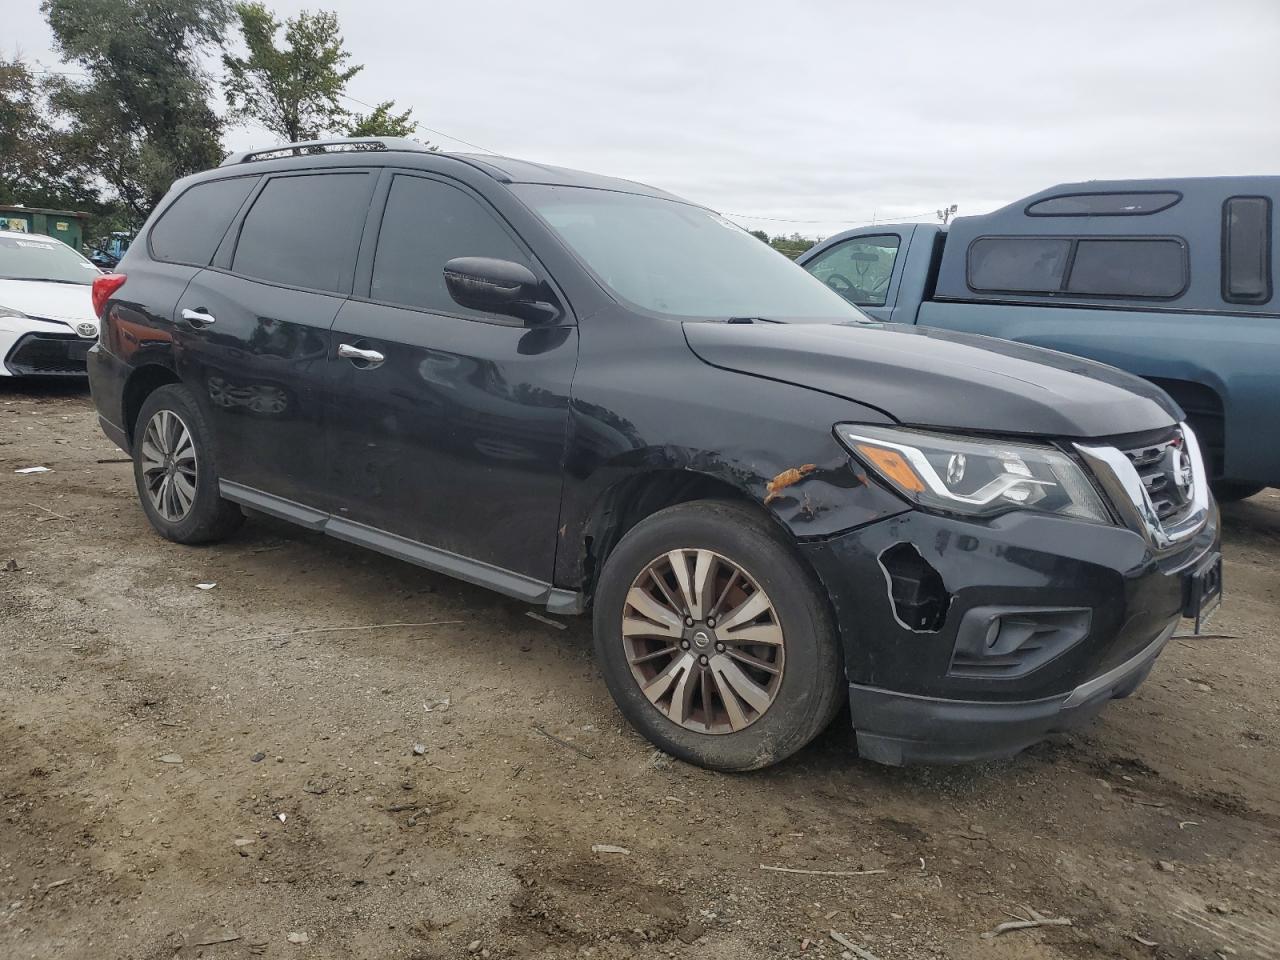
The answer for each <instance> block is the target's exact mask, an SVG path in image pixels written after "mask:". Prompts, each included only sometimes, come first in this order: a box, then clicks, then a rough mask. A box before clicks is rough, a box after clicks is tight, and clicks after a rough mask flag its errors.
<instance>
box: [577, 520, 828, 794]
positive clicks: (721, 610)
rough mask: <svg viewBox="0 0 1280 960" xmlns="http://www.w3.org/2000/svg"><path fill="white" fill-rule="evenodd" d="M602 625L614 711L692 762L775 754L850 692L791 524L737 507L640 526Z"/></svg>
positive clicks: (720, 763)
mask: <svg viewBox="0 0 1280 960" xmlns="http://www.w3.org/2000/svg"><path fill="white" fill-rule="evenodd" d="M594 633H595V647H596V654H597V656H598V658H599V661H600V665H601V670H602V672H603V673H604V677H605V682H606V683H607V684H608V686H609V691H610V692H611V693H612V694H613V698H614V700H615V702H616V703H617V704H618V708H619V709H620V710H621V711H622V713H623V714H624V715H625V716H626V718H627V719H628V720H629V721H630V722H631V724H632V725H633V726H634V727H635V728H636V729H637V730H639V731H640V733H642V734H643V735H644V736H645V737H646V738H647V739H648V740H650V741H651V742H652V743H653V744H655V745H656V746H657V747H659V748H660V749H662V750H664V751H665V752H667V753H669V754H671V755H673V756H676V757H679V758H680V759H681V760H685V761H687V762H689V763H695V764H698V765H700V766H704V767H709V768H711V769H714V770H724V771H741V770H754V769H758V768H760V767H766V766H769V765H770V764H773V763H777V762H778V761H780V760H782V759H784V758H786V757H788V756H790V755H791V754H793V753H795V752H796V751H797V750H799V749H800V748H801V747H803V746H804V745H805V744H807V743H808V742H809V741H810V740H812V739H813V738H814V737H815V736H817V734H818V733H819V732H821V730H822V729H823V728H824V727H826V726H827V724H828V723H830V722H831V718H832V717H833V716H834V715H835V713H836V712H837V711H838V710H839V708H840V705H841V703H842V698H843V693H844V690H845V677H844V669H843V665H842V662H841V657H840V651H839V646H838V644H837V637H836V629H835V625H834V621H833V618H832V615H831V611H830V608H829V605H828V602H827V598H826V595H825V593H824V592H823V591H822V590H821V588H820V587H819V585H818V583H817V580H816V578H815V577H814V576H813V574H812V573H811V572H810V571H809V570H808V569H807V568H806V567H805V566H804V564H803V563H802V562H801V560H800V558H799V557H798V556H797V554H796V552H795V549H794V547H792V545H791V544H790V543H789V542H788V541H787V539H786V538H785V537H784V535H783V534H782V533H781V532H780V531H778V530H777V529H776V528H774V527H773V526H772V525H771V524H770V523H769V522H768V521H767V520H766V519H765V518H763V517H761V516H759V514H757V513H756V512H755V511H753V510H751V509H750V508H747V507H744V506H741V505H738V504H734V503H725V502H720V501H697V502H694V503H687V504H680V505H678V506H674V507H669V508H667V509H665V510H661V511H659V512H658V513H656V514H654V515H653V516H651V517H648V518H647V519H645V520H644V521H642V522H641V523H639V524H637V525H636V526H635V527H634V528H633V529H632V530H630V531H629V532H628V533H627V535H626V536H625V537H623V538H622V541H621V542H620V543H619V544H618V545H617V547H616V548H615V549H614V550H613V552H612V553H611V554H610V555H609V558H608V560H607V561H606V562H605V565H604V569H603V570H602V571H601V574H600V580H599V584H598V586H597V589H596V596H595V612H594Z"/></svg>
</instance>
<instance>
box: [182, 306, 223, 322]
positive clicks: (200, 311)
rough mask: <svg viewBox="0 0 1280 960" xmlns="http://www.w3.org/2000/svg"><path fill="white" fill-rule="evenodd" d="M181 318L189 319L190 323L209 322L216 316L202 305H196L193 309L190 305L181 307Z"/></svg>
mask: <svg viewBox="0 0 1280 960" xmlns="http://www.w3.org/2000/svg"><path fill="white" fill-rule="evenodd" d="M182 319H183V320H190V321H191V322H192V323H203V324H210V323H213V322H214V320H216V319H217V317H215V316H214V315H213V314H211V313H210V312H209V311H208V310H206V309H205V308H204V307H197V308H196V309H195V310H192V309H191V308H190V307H183V308H182Z"/></svg>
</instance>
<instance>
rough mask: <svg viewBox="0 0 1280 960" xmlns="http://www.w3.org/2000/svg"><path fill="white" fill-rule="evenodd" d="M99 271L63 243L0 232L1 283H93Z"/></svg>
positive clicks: (33, 236) (32, 236)
mask: <svg viewBox="0 0 1280 960" xmlns="http://www.w3.org/2000/svg"><path fill="white" fill-rule="evenodd" d="M98 273H99V270H98V268H97V267H95V266H94V265H93V264H92V263H90V262H89V261H88V260H86V259H85V258H84V257H82V256H80V254H78V253H76V252H75V251H74V250H72V249H71V248H70V247H68V246H67V245H66V244H65V243H63V242H62V241H61V240H55V239H53V238H52V237H50V238H45V237H40V236H35V235H28V234H22V233H8V232H5V233H0V280H49V281H52V282H54V283H82V284H85V285H88V284H91V283H93V278H94V277H96V276H98Z"/></svg>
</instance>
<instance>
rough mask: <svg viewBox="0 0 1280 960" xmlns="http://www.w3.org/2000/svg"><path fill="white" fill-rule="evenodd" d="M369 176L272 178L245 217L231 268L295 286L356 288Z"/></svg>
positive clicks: (347, 174) (329, 174)
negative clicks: (354, 280) (353, 279)
mask: <svg viewBox="0 0 1280 960" xmlns="http://www.w3.org/2000/svg"><path fill="white" fill-rule="evenodd" d="M369 181H370V178H369V175H368V174H365V173H323V174H307V175H303V176H293V177H275V178H274V179H272V180H270V181H268V182H267V185H266V186H265V187H263V188H262V193H260V194H258V198H257V199H256V200H255V201H254V202H253V206H252V207H251V208H250V209H249V212H248V214H246V216H245V218H244V224H243V225H242V226H241V228H240V239H239V241H238V242H237V243H236V254H235V258H234V259H233V260H232V262H231V269H232V270H233V271H234V272H235V273H238V274H241V275H242V276H246V277H254V278H256V279H259V280H269V281H271V282H273V283H282V284H285V285H287V286H291V287H306V288H308V289H311V290H326V291H332V292H335V293H338V292H343V291H346V290H348V289H350V286H351V274H352V273H353V272H354V270H355V262H356V250H357V248H358V247H359V245H360V234H361V231H363V230H364V220H365V215H366V213H367V212H368V209H369V189H370V187H369Z"/></svg>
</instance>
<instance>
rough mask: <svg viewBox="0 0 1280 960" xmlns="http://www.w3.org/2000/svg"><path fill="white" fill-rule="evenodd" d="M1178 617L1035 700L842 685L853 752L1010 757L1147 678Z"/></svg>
mask: <svg viewBox="0 0 1280 960" xmlns="http://www.w3.org/2000/svg"><path fill="white" fill-rule="evenodd" d="M1177 625H1178V623H1177V621H1176V620H1175V621H1174V622H1173V623H1170V624H1169V625H1168V626H1167V627H1165V628H1164V629H1163V630H1161V631H1160V633H1159V635H1158V636H1157V637H1156V638H1155V639H1154V640H1153V641H1151V643H1149V644H1147V646H1146V647H1144V648H1143V649H1142V650H1140V651H1138V653H1137V654H1135V655H1134V656H1132V657H1130V658H1129V659H1128V660H1126V661H1125V662H1124V663H1122V664H1120V665H1119V666H1117V667H1114V668H1113V669H1111V670H1108V671H1107V672H1106V673H1104V674H1101V675H1100V676H1097V677H1094V678H1093V679H1092V680H1089V681H1086V682H1085V683H1082V684H1080V686H1078V687H1076V688H1075V689H1074V690H1072V691H1071V692H1070V693H1065V694H1061V695H1059V696H1056V697H1045V698H1043V699H1041V700H1018V701H1013V702H999V701H996V702H991V701H986V702H984V701H981V700H944V699H941V698H938V697H920V696H913V695H912V694H909V693H895V692H893V691H891V690H880V689H878V688H876V687H865V686H860V685H859V684H850V685H849V703H850V705H851V707H852V711H853V725H854V728H855V731H856V736H857V738H858V753H859V754H861V755H862V756H863V757H865V758H866V759H868V760H875V761H876V762H878V763H885V764H890V765H891V766H902V765H904V764H908V763H968V762H971V761H975V760H994V759H999V758H1001V757H1011V756H1013V755H1014V754H1016V753H1019V752H1020V751H1022V750H1025V749H1026V748H1027V747H1029V746H1031V745H1032V744H1034V743H1038V742H1039V741H1041V740H1043V739H1044V738H1045V737H1046V736H1048V735H1049V734H1050V733H1054V732H1057V731H1061V730H1071V729H1074V728H1076V727H1080V726H1083V725H1084V724H1086V723H1088V722H1089V721H1090V720H1092V719H1093V718H1094V717H1096V716H1097V715H1098V713H1099V711H1101V710H1102V708H1103V707H1105V706H1106V705H1107V704H1108V703H1110V702H1111V701H1112V700H1115V699H1120V698H1122V697H1127V696H1128V695H1129V694H1131V693H1132V692H1133V691H1134V690H1136V689H1137V688H1138V685H1139V684H1141V683H1142V681H1143V680H1145V679H1146V678H1147V674H1148V673H1150V672H1151V668H1152V666H1153V665H1154V664H1155V662H1156V657H1158V656H1160V652H1161V651H1162V650H1164V647H1165V644H1167V643H1168V642H1169V638H1170V637H1171V636H1172V635H1173V631H1174V628H1175V627H1177Z"/></svg>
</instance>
